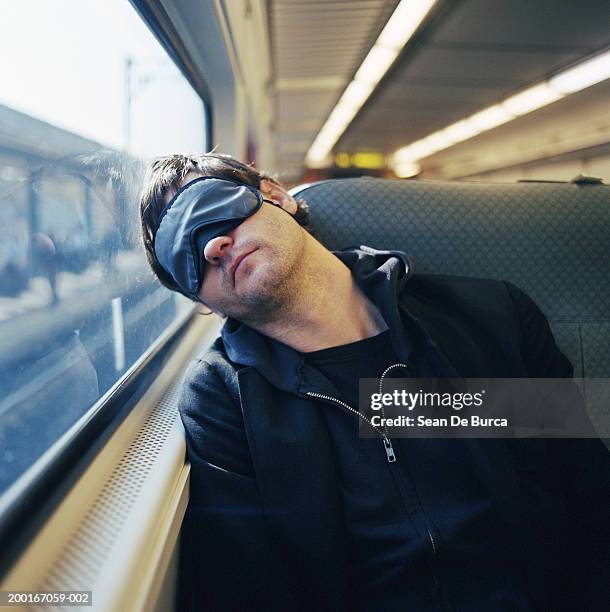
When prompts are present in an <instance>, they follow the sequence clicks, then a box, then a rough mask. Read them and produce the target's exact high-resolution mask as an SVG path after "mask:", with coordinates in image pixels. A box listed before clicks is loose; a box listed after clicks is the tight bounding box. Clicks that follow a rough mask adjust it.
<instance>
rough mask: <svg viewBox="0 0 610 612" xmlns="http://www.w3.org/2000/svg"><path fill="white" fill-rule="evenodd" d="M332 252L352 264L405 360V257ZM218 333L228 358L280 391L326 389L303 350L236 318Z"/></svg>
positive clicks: (395, 253)
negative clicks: (402, 313) (400, 299)
mask: <svg viewBox="0 0 610 612" xmlns="http://www.w3.org/2000/svg"><path fill="white" fill-rule="evenodd" d="M333 254H334V255H335V256H336V257H338V258H339V259H340V260H341V261H342V262H343V263H344V264H345V265H346V266H347V267H348V268H350V270H351V272H352V276H353V277H354V280H355V281H356V283H357V284H358V286H359V287H360V288H361V289H362V290H363V292H364V293H365V294H366V296H367V297H368V298H369V299H370V300H371V301H372V302H373V303H374V304H375V305H376V306H377V308H379V311H380V313H381V315H382V317H383V318H384V320H385V322H386V325H387V326H388V328H389V330H390V337H391V339H392V344H393V347H394V351H395V352H396V354H397V355H398V357H399V358H400V359H401V360H407V359H408V358H409V355H410V353H411V350H412V346H411V343H410V342H409V339H408V338H407V337H406V336H405V333H404V330H403V326H402V323H401V319H400V312H399V308H398V296H399V295H400V293H401V291H402V290H403V288H404V287H405V285H406V283H407V282H408V279H409V276H410V274H411V262H410V260H409V258H408V257H407V255H406V254H405V253H403V252H402V251H379V250H376V249H372V248H370V247H367V246H361V247H360V248H351V249H346V250H342V251H333ZM221 335H222V340H223V343H224V346H225V350H226V351H227V355H228V356H229V359H230V360H231V361H233V362H234V363H238V364H241V365H244V366H251V367H253V368H255V369H256V370H258V372H260V374H262V375H263V376H264V377H265V378H266V379H267V380H268V381H269V382H270V383H271V384H272V385H274V386H275V387H277V388H279V389H282V390H284V391H289V392H292V393H303V392H304V391H306V390H314V389H316V390H321V389H322V390H323V388H324V387H325V386H326V387H327V388H328V380H327V379H326V378H325V377H324V376H322V374H321V373H319V372H318V371H317V370H315V369H314V368H311V367H309V366H307V364H306V363H305V359H304V357H303V354H302V353H299V352H298V351H296V350H294V349H293V348H291V347H289V346H287V345H286V344H283V343H282V342H279V341H277V340H274V339H273V338H269V337H268V336H265V335H264V334H262V333H260V332H258V331H256V330H255V329H252V328H251V327H248V326H247V325H244V324H243V323H241V322H239V321H237V320H236V319H231V318H229V319H227V321H226V323H225V325H224V327H223V328H222V332H221Z"/></svg>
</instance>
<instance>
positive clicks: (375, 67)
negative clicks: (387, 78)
mask: <svg viewBox="0 0 610 612" xmlns="http://www.w3.org/2000/svg"><path fill="white" fill-rule="evenodd" d="M397 55H398V51H397V50H396V49H391V48H389V47H382V46H381V45H375V46H374V47H373V48H372V49H371V50H370V51H369V53H368V55H367V56H366V57H365V58H364V61H363V62H362V65H361V66H360V68H359V69H358V72H356V76H355V77H354V80H355V81H363V82H365V83H370V84H371V85H372V86H375V85H376V84H377V83H378V82H379V81H380V80H381V77H382V76H383V75H384V74H385V73H386V72H387V71H388V68H389V67H390V66H391V65H392V64H393V63H394V60H395V59H396V56H397Z"/></svg>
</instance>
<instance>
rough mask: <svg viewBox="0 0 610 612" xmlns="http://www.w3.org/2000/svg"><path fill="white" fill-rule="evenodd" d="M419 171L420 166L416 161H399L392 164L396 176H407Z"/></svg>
mask: <svg viewBox="0 0 610 612" xmlns="http://www.w3.org/2000/svg"><path fill="white" fill-rule="evenodd" d="M420 171H421V166H420V165H419V164H418V163H417V162H411V161H407V162H400V163H397V164H396V165H395V166H394V174H395V175H396V176H397V177H398V178H409V177H410V176H415V175H416V174H419V173H420Z"/></svg>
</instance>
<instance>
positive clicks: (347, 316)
mask: <svg viewBox="0 0 610 612" xmlns="http://www.w3.org/2000/svg"><path fill="white" fill-rule="evenodd" d="M308 247H309V248H308V250H309V251H310V252H309V253H307V256H306V257H304V258H303V261H304V262H307V264H308V265H306V266H305V265H304V266H303V267H302V268H301V270H300V273H299V275H298V279H295V281H296V282H295V284H294V298H293V299H292V300H291V303H290V304H287V305H286V308H284V309H282V312H281V313H280V315H279V316H278V317H277V319H275V320H273V321H270V322H268V323H263V324H260V325H256V326H254V327H255V328H256V329H257V330H258V331H260V332H261V333H263V334H265V335H266V336H269V337H271V338H274V339H275V340H279V341H280V342H283V343H284V344H287V345H288V346H290V347H292V348H293V349H295V350H297V351H299V352H301V353H307V352H311V351H317V350H321V349H324V348H329V347H332V346H340V345H342V344H349V343H350V342H356V341H358V340H364V339H365V338H370V337H371V336H375V335H377V334H379V333H381V332H382V331H384V330H386V329H387V325H386V323H385V321H384V320H383V317H382V316H381V313H380V312H379V310H378V308H377V307H376V306H375V304H373V302H371V300H369V299H368V297H367V296H366V295H365V293H364V292H363V291H362V290H361V289H360V287H358V284H357V283H356V281H355V280H354V277H353V276H352V273H351V270H350V269H349V268H348V267H347V266H346V265H345V264H344V263H343V262H342V261H341V260H340V259H339V258H338V257H336V256H334V255H333V254H332V253H330V251H328V250H327V249H325V248H324V247H323V246H322V245H321V244H320V243H318V242H317V241H315V240H312V241H311V242H310V243H309V245H308Z"/></svg>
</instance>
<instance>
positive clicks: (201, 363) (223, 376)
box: [184, 336, 237, 390]
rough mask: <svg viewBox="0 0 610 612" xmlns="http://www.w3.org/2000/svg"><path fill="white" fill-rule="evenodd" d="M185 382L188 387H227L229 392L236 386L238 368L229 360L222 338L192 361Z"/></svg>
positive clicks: (217, 339)
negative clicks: (193, 385) (194, 384)
mask: <svg viewBox="0 0 610 612" xmlns="http://www.w3.org/2000/svg"><path fill="white" fill-rule="evenodd" d="M184 382H185V383H186V384H187V385H188V384H191V383H198V384H205V385H206V386H225V387H227V388H228V389H229V390H231V388H232V387H234V386H235V385H236V383H237V367H236V366H235V364H233V363H232V362H231V360H230V359H229V357H228V355H227V352H226V350H225V347H224V343H223V341H222V338H221V337H220V336H218V337H217V338H216V339H215V340H214V342H213V343H212V344H211V345H210V346H208V347H205V348H204V349H202V350H201V351H200V352H199V353H198V354H197V355H196V356H195V357H194V358H193V359H192V361H191V362H190V363H189V365H188V367H187V369H186V372H185V374H184Z"/></svg>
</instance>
